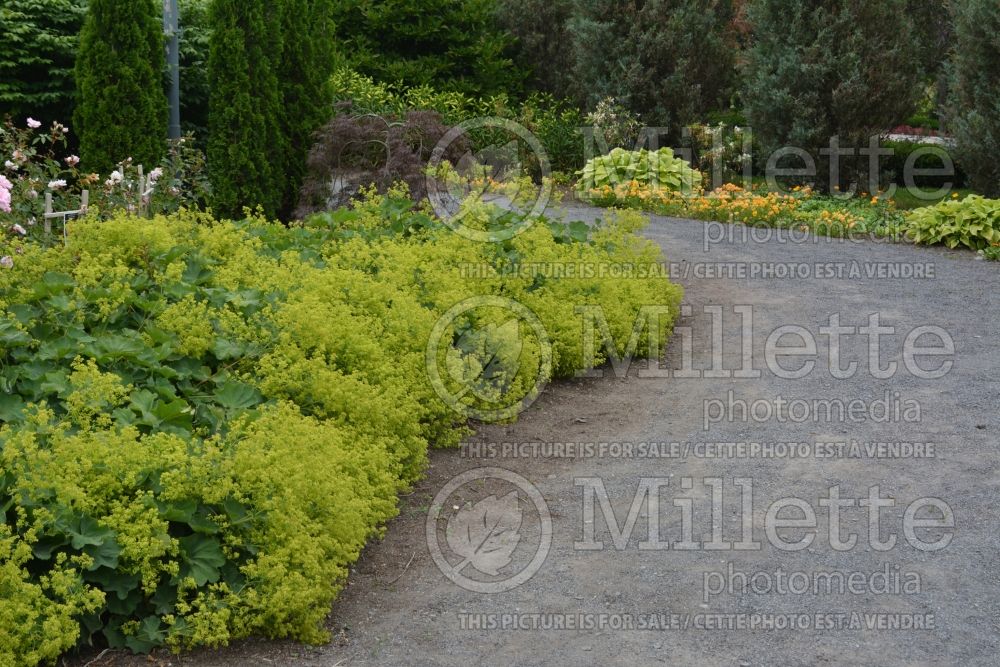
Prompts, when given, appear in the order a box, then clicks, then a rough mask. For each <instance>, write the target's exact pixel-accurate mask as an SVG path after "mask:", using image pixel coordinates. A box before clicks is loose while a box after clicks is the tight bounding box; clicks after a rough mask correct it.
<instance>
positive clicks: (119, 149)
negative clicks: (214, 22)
mask: <svg viewBox="0 0 1000 667" xmlns="http://www.w3.org/2000/svg"><path fill="white" fill-rule="evenodd" d="M159 16H160V14H159V10H158V8H157V5H156V3H155V2H154V1H153V0H90V3H89V7H88V11H87V18H86V20H85V21H84V25H83V30H82V32H81V33H80V50H79V53H78V55H77V61H76V80H77V108H76V113H75V115H74V124H75V129H76V132H77V134H78V136H79V137H80V156H81V158H82V160H83V166H84V167H85V168H86V169H88V170H91V171H97V172H107V171H109V170H110V169H111V168H112V167H113V166H114V165H115V164H116V163H118V162H119V161H120V160H123V159H125V158H126V157H132V158H133V159H135V161H136V162H138V163H140V164H146V165H155V164H157V163H159V161H160V160H161V159H162V158H163V155H164V153H165V151H166V136H167V99H166V95H165V94H164V88H163V70H164V67H165V65H164V60H165V55H164V43H163V24H162V21H161V20H160V19H159V18H158V17H159Z"/></svg>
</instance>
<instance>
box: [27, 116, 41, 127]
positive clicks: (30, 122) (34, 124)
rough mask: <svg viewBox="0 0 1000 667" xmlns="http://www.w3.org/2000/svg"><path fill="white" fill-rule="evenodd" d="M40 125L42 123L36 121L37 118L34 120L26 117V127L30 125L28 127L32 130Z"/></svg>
mask: <svg viewBox="0 0 1000 667" xmlns="http://www.w3.org/2000/svg"><path fill="white" fill-rule="evenodd" d="M41 126H42V124H41V123H39V122H38V121H37V120H35V119H34V118H29V119H28V127H30V128H31V129H32V130H37V129H38V128H40V127H41Z"/></svg>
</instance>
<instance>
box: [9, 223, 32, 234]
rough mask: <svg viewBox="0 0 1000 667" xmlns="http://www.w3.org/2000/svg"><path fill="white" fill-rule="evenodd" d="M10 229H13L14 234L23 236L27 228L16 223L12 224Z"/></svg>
mask: <svg viewBox="0 0 1000 667" xmlns="http://www.w3.org/2000/svg"><path fill="white" fill-rule="evenodd" d="M11 229H13V230H14V233H15V234H19V235H21V236H24V235H26V234H27V233H28V230H27V229H25V228H24V227H22V226H21V225H18V224H16V223H15V224H14V226H13V227H11Z"/></svg>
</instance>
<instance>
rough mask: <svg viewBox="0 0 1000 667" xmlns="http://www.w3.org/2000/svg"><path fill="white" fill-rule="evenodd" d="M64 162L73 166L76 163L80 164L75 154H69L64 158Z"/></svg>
mask: <svg viewBox="0 0 1000 667" xmlns="http://www.w3.org/2000/svg"><path fill="white" fill-rule="evenodd" d="M66 164H68V165H69V166H71V167H75V166H76V165H78V164H80V158H79V157H77V156H76V155H70V156H69V157H68V158H66Z"/></svg>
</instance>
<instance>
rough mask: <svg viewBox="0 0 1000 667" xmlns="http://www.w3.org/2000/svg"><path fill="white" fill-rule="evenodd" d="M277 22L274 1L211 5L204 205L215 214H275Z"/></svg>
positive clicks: (281, 159) (279, 154) (280, 149)
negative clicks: (208, 184) (208, 185)
mask: <svg viewBox="0 0 1000 667" xmlns="http://www.w3.org/2000/svg"><path fill="white" fill-rule="evenodd" d="M280 20H281V3H275V2H269V1H268V0H215V2H214V3H213V5H212V14H211V24H212V38H211V51H210V54H209V61H208V67H209V87H210V97H209V140H208V169H209V176H210V178H211V181H212V190H213V192H212V207H213V209H214V211H215V213H216V214H217V215H220V216H223V217H239V216H241V215H242V214H243V208H244V207H251V208H256V207H258V206H260V207H262V208H263V210H264V213H265V214H266V215H268V216H275V215H276V214H277V212H278V209H279V208H280V207H281V204H282V198H283V192H284V189H283V184H282V179H283V177H282V173H283V170H284V167H285V162H286V159H287V157H286V148H285V142H284V140H283V138H282V132H281V128H280V123H279V119H280V116H281V113H282V108H281V98H282V96H281V89H280V88H279V87H278V77H277V72H276V65H275V63H276V61H278V60H280V54H281V48H282V45H281V31H280V26H281V22H280Z"/></svg>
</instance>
